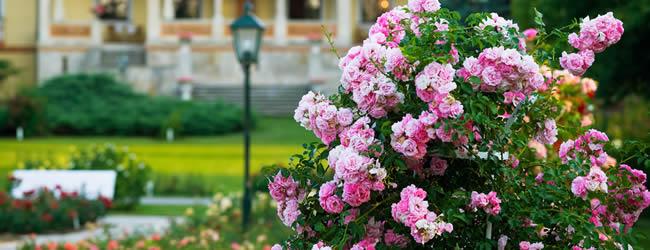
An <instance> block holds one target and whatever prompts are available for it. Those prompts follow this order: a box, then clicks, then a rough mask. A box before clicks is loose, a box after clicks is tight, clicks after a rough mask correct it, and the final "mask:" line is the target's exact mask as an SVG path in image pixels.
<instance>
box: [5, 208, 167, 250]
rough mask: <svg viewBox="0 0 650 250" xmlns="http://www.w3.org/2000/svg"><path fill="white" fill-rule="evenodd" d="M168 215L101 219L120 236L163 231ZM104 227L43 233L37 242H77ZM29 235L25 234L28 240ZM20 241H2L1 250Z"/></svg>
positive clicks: (9, 249) (99, 231) (94, 234)
mask: <svg viewBox="0 0 650 250" xmlns="http://www.w3.org/2000/svg"><path fill="white" fill-rule="evenodd" d="M169 220H170V218H168V217H163V216H132V215H108V216H106V217H104V218H103V219H101V220H100V222H101V224H103V225H111V228H110V234H111V235H112V236H116V237H117V236H120V235H122V234H124V233H125V232H126V233H134V232H138V233H148V234H151V233H154V232H162V231H164V230H165V229H167V227H169ZM103 234H104V232H103V228H101V227H100V228H97V229H94V230H85V231H80V232H73V233H66V234H43V235H37V236H36V242H38V243H39V244H40V243H44V242H50V241H56V242H66V241H71V242H76V241H79V240H82V239H87V238H92V237H101V236H103ZM27 237H28V236H23V240H26V239H27ZM19 244H20V241H14V242H3V243H0V250H12V249H16V248H17V247H18V246H19Z"/></svg>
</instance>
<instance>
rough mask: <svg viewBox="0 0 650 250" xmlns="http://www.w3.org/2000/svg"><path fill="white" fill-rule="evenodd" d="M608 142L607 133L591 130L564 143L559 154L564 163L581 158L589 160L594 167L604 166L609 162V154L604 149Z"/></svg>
mask: <svg viewBox="0 0 650 250" xmlns="http://www.w3.org/2000/svg"><path fill="white" fill-rule="evenodd" d="M608 141H609V138H608V137H607V135H606V134H605V133H603V132H600V131H597V130H594V129H590V130H589V131H587V132H586V133H585V134H584V135H581V136H580V137H578V138H577V139H575V140H567V141H565V142H563V143H562V144H561V145H560V150H559V152H558V153H559V156H560V159H562V163H567V162H568V161H569V160H573V159H576V158H577V157H581V158H583V159H585V158H586V159H589V160H590V161H591V165H592V166H603V165H604V164H605V163H606V162H607V153H606V152H605V150H603V147H604V143H605V142H608Z"/></svg>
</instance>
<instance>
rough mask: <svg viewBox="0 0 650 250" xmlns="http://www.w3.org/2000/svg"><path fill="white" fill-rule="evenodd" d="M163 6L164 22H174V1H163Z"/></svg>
mask: <svg viewBox="0 0 650 250" xmlns="http://www.w3.org/2000/svg"><path fill="white" fill-rule="evenodd" d="M164 1H165V2H164V4H163V18H165V21H171V20H174V16H175V14H174V0H164Z"/></svg>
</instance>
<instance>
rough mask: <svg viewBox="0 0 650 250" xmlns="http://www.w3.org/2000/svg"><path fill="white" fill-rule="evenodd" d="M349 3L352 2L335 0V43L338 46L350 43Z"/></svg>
mask: <svg viewBox="0 0 650 250" xmlns="http://www.w3.org/2000/svg"><path fill="white" fill-rule="evenodd" d="M355 3H356V2H355ZM350 4H352V2H350V1H347V0H336V44H337V45H339V46H347V45H350V44H351V43H352V30H351V27H350V26H351V23H350V20H351V19H350V15H351V14H352V13H351V9H350V8H351V6H350Z"/></svg>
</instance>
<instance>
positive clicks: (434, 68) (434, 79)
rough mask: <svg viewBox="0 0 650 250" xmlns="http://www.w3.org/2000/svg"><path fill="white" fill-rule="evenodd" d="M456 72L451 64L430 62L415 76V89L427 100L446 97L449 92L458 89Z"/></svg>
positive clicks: (421, 97) (431, 100) (420, 96)
mask: <svg viewBox="0 0 650 250" xmlns="http://www.w3.org/2000/svg"><path fill="white" fill-rule="evenodd" d="M454 73H455V70H454V68H453V67H452V66H451V64H440V63H437V62H432V63H430V64H429V65H427V66H426V67H424V69H423V70H422V71H421V72H420V74H418V75H417V76H416V77H415V91H416V93H417V95H418V97H419V98H420V99H422V101H425V102H433V101H434V100H436V99H439V100H441V99H444V98H445V97H447V95H448V94H449V92H451V91H452V90H454V89H456V83H454ZM436 97H438V98H436Z"/></svg>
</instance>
